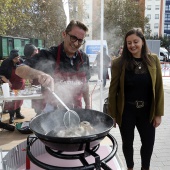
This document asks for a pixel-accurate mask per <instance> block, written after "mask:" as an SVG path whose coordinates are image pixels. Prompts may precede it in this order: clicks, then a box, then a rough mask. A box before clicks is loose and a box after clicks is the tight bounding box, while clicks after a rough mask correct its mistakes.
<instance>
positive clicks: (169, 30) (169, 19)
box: [164, 0, 170, 36]
mask: <svg viewBox="0 0 170 170" xmlns="http://www.w3.org/2000/svg"><path fill="white" fill-rule="evenodd" d="M164 35H166V36H170V0H166V2H165V19H164Z"/></svg>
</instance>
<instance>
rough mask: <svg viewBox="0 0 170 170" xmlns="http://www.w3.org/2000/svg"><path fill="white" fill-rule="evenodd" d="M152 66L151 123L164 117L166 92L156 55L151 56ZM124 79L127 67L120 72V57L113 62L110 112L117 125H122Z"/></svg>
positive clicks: (150, 68)
mask: <svg viewBox="0 0 170 170" xmlns="http://www.w3.org/2000/svg"><path fill="white" fill-rule="evenodd" d="M149 57H150V60H151V66H149V65H148V70H149V74H150V76H151V80H152V101H151V109H150V121H152V120H153V118H154V117H155V116H163V115H164V91H163V81H162V72H161V66H160V62H159V59H158V57H157V56H156V55H155V54H152V55H150V56H149ZM124 77H125V65H123V66H122V69H121V71H120V57H118V58H116V59H115V60H113V65H112V79H111V83H110V88H109V104H108V112H109V114H110V115H111V116H112V117H113V118H116V123H118V124H119V125H121V122H122V114H123V110H124V102H125V101H124V100H125V98H124Z"/></svg>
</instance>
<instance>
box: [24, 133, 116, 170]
mask: <svg viewBox="0 0 170 170" xmlns="http://www.w3.org/2000/svg"><path fill="white" fill-rule="evenodd" d="M107 137H108V138H109V139H110V141H111V142H112V148H111V151H110V153H109V154H108V155H106V156H105V157H104V158H102V159H101V156H100V154H99V153H97V151H98V150H100V147H101V146H100V144H98V145H97V146H95V147H93V148H90V143H89V142H87V143H86V148H85V150H84V151H76V152H64V151H57V150H53V149H51V148H49V147H48V146H45V145H44V144H43V145H44V147H45V150H46V152H47V153H48V154H49V155H51V156H52V158H56V159H59V160H63V161H67V160H70V161H74V160H76V161H79V164H78V166H72V167H63V166H58V165H51V164H47V163H44V162H42V161H40V160H39V159H37V158H36V157H37V156H38V155H36V154H34V155H35V156H34V155H33V154H32V151H33V150H34V152H36V151H35V149H36V148H37V147H34V145H35V143H36V141H37V140H38V138H37V137H36V136H31V135H30V136H28V138H27V156H28V158H29V159H30V161H31V162H32V163H33V164H35V165H37V166H38V167H40V168H43V169H48V170H94V169H96V170H101V169H102V168H103V169H105V170H112V169H111V167H109V166H108V165H107V164H106V163H108V162H109V161H110V160H111V159H112V158H113V157H114V156H115V154H116V152H117V148H118V145H117V142H116V140H115V138H114V137H113V136H112V135H111V134H108V135H107ZM32 147H34V149H32V151H31V148H32ZM88 157H92V158H93V160H94V161H93V162H92V163H91V162H90V163H89V161H88V160H87V159H88ZM65 164H66V163H65ZM80 164H81V166H80Z"/></svg>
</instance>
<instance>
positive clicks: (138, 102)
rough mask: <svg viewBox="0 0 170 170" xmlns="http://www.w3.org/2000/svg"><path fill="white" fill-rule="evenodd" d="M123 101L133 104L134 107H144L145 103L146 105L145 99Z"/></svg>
mask: <svg viewBox="0 0 170 170" xmlns="http://www.w3.org/2000/svg"><path fill="white" fill-rule="evenodd" d="M125 103H128V104H132V105H135V106H136V108H138V109H140V108H142V107H144V106H145V105H147V103H148V102H145V101H142V100H136V101H134V102H129V101H126V102H125Z"/></svg>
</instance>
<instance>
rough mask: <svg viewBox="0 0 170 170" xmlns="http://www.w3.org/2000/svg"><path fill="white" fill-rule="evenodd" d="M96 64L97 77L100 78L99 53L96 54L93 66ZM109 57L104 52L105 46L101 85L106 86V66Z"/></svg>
mask: <svg viewBox="0 0 170 170" xmlns="http://www.w3.org/2000/svg"><path fill="white" fill-rule="evenodd" d="M95 64H97V69H98V78H99V79H100V53H99V54H97V56H96V59H95V61H94V63H93V66H94V65H95ZM110 65H111V61H110V57H109V56H108V55H107V53H106V47H103V87H105V86H106V79H107V77H108V67H110Z"/></svg>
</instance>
